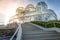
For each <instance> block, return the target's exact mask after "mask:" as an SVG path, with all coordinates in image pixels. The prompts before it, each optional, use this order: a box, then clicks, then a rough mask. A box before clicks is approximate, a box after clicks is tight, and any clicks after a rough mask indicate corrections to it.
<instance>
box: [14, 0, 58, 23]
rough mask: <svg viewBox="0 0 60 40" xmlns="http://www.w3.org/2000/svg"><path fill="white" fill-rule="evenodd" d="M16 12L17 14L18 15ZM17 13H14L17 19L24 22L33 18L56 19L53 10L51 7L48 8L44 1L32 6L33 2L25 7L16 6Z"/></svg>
mask: <svg viewBox="0 0 60 40" xmlns="http://www.w3.org/2000/svg"><path fill="white" fill-rule="evenodd" d="M17 14H19V15H20V17H19V15H17ZM17 14H16V15H15V16H17V19H19V20H20V21H22V20H23V21H24V22H28V21H34V20H42V21H49V20H57V15H56V14H55V12H54V11H53V10H52V9H48V5H47V4H46V3H45V2H44V1H41V2H38V3H37V5H36V6H34V5H33V4H28V5H27V6H26V7H25V8H23V7H19V8H17ZM22 14H23V15H22ZM21 15H22V16H21ZM13 19H14V17H13ZM21 19H22V20H21ZM14 20H16V19H14Z"/></svg>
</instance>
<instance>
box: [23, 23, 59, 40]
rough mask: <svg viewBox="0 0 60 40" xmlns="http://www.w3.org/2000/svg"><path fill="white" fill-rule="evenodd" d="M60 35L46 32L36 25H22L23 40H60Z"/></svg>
mask: <svg viewBox="0 0 60 40" xmlns="http://www.w3.org/2000/svg"><path fill="white" fill-rule="evenodd" d="M59 39H60V33H57V32H55V31H44V30H42V29H40V28H37V27H36V26H34V25H31V24H28V23H25V24H22V40H59Z"/></svg>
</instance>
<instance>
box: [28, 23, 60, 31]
mask: <svg viewBox="0 0 60 40" xmlns="http://www.w3.org/2000/svg"><path fill="white" fill-rule="evenodd" d="M29 24H31V25H33V26H35V27H37V28H39V29H42V30H44V31H56V32H60V28H56V27H54V28H44V27H42V26H39V25H36V24H33V23H29Z"/></svg>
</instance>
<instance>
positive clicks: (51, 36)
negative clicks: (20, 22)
mask: <svg viewBox="0 0 60 40" xmlns="http://www.w3.org/2000/svg"><path fill="white" fill-rule="evenodd" d="M23 36H24V38H55V37H58V38H60V35H58V34H57V35H56V34H47V35H45V34H44V35H41V34H40V35H38V34H37V35H23Z"/></svg>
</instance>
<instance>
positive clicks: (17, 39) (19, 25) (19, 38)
mask: <svg viewBox="0 0 60 40" xmlns="http://www.w3.org/2000/svg"><path fill="white" fill-rule="evenodd" d="M16 34H17V38H16V40H21V36H22V28H21V24H18V28H17V29H16V31H15V33H14V34H13V36H12V37H11V39H10V40H13V38H14V36H15V35H16Z"/></svg>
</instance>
